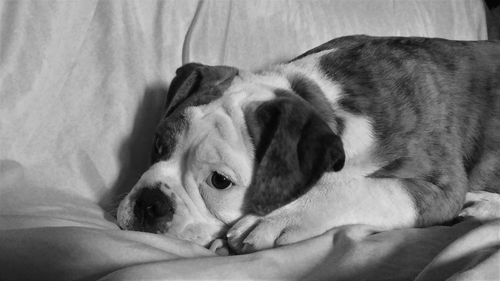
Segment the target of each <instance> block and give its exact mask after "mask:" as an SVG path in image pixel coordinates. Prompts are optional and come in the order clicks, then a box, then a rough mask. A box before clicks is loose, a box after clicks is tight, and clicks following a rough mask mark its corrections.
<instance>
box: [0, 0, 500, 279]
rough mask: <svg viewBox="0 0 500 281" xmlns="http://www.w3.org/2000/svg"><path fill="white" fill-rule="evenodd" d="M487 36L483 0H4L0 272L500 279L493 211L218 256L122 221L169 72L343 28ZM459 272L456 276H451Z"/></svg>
mask: <svg viewBox="0 0 500 281" xmlns="http://www.w3.org/2000/svg"><path fill="white" fill-rule="evenodd" d="M360 33H364V34H369V35H401V36H410V35H413V36H429V37H444V38H450V39H463V40H478V39H486V25H485V16H484V7H483V3H482V1H481V0H438V1H435V0H418V1H408V0H402V1H391V0H336V1H330V0H315V1H300V0H275V1H266V0H258V1H254V0H248V1H246V0H242V1H217V0H213V1H209V0H205V1H203V0H200V1H198V0H176V1H156V0H136V1H132V0H127V1H107V0H102V1H97V0H75V1H23V0H21V1H0V280H97V279H100V278H101V279H102V280H144V279H150V280H152V279H154V280H168V279H174V280H179V279H203V280H221V279H226V280H235V279H236V280H241V279H258V280H264V279H273V280H278V279H283V280H285V279H286V280H299V279H309V280H321V279H323V278H325V279H328V280H332V279H333V280H335V279H339V280H379V279H380V280H382V279H393V280H413V279H415V278H417V280H444V279H446V278H452V279H451V280H481V279H484V280H488V279H489V280H495V279H496V280H498V279H500V278H498V276H499V271H498V266H496V265H498V255H499V254H498V246H499V243H500V242H499V233H500V230H499V222H498V221H490V222H486V223H484V222H478V221H474V220H473V219H470V220H466V221H464V222H462V223H459V224H457V225H454V226H436V227H431V228H426V229H406V230H395V231H390V232H384V233H376V232H375V231H374V230H373V229H370V227H368V226H346V227H341V228H336V229H333V230H331V231H329V232H328V233H325V234H324V235H322V236H319V237H316V238H313V239H311V240H308V241H304V242H301V243H298V244H295V245H290V246H286V247H282V248H277V249H273V250H268V251H263V252H259V253H255V254H251V255H243V256H227V257H218V256H216V255H215V254H214V253H212V252H210V251H209V250H207V249H205V248H202V247H199V246H197V245H194V244H192V243H189V242H185V241H179V240H176V239H174V238H169V237H166V236H160V235H154V234H148V233H138V232H132V231H121V230H119V229H118V227H117V226H116V225H115V223H114V218H113V214H112V210H113V209H114V207H115V206H116V203H117V202H118V201H119V199H120V196H122V194H124V193H125V192H127V191H128V190H129V189H130V188H131V187H132V185H133V184H134V183H135V181H136V180H137V179H138V178H139V176H140V175H141V173H142V172H144V171H145V169H147V167H148V159H149V151H150V147H151V145H152V137H153V131H154V128H155V126H156V123H157V121H158V118H159V116H160V114H161V108H162V105H163V102H164V97H165V91H166V89H167V87H168V82H169V81H170V79H172V77H173V74H174V72H175V69H176V68H177V67H179V66H180V65H181V64H183V63H186V62H191V61H199V62H202V63H206V64H230V65H233V66H236V67H241V68H246V69H251V70H255V69H259V68H262V67H265V66H266V65H268V64H270V63H274V62H277V61H282V60H287V59H290V58H292V57H294V56H296V55H298V54H300V53H301V52H304V51H306V50H308V49H310V48H312V47H314V46H316V45H319V44H320V43H323V42H325V41H328V40H330V39H332V38H334V37H338V36H343V35H349V34H360ZM453 278H454V279H453Z"/></svg>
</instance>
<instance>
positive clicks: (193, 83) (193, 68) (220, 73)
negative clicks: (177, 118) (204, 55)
mask: <svg viewBox="0 0 500 281" xmlns="http://www.w3.org/2000/svg"><path fill="white" fill-rule="evenodd" d="M175 74H176V76H175V77H174V79H173V80H172V83H171V84H170V88H169V90H168V94H167V99H166V104H165V116H168V115H170V114H171V113H172V112H174V111H175V109H176V108H178V107H179V105H181V104H183V103H184V102H185V101H188V100H190V102H189V104H187V105H189V106H196V105H202V104H207V103H209V102H210V101H212V100H214V99H216V98H218V97H219V96H220V95H221V94H222V93H221V91H220V87H224V86H228V85H229V84H230V82H231V81H232V78H234V77H235V76H236V75H237V74H238V69H236V68H234V67H230V66H208V65H203V64H200V63H188V64H185V65H183V66H181V67H180V68H178V69H177V70H176V72H175ZM217 88H219V89H218V90H217ZM200 92H203V95H197V98H196V100H193V99H191V97H192V96H193V94H194V93H200Z"/></svg>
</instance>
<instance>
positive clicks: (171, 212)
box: [117, 188, 228, 249]
mask: <svg viewBox="0 0 500 281" xmlns="http://www.w3.org/2000/svg"><path fill="white" fill-rule="evenodd" d="M117 224H118V226H119V228H120V229H121V230H133V231H141V232H148V233H154V234H160V235H165V236H170V237H175V238H177V239H181V240H186V241H190V242H193V243H195V244H198V245H200V246H203V247H205V248H207V249H211V248H212V245H213V243H214V241H223V240H225V237H226V233H227V231H228V225H226V224H224V223H222V222H221V221H219V220H216V219H210V218H206V219H205V218H202V217H199V218H197V217H194V216H193V215H192V212H190V210H189V209H188V208H187V206H186V205H185V204H184V203H183V202H178V200H176V197H175V195H173V194H172V195H170V194H169V195H168V196H167V195H165V194H164V193H163V192H162V191H161V190H160V189H155V188H143V189H142V190H140V191H139V192H137V193H136V194H132V195H130V196H127V197H126V198H125V199H124V200H123V201H122V202H121V203H120V206H119V207H118V210H117ZM217 243H220V242H217ZM224 244H225V243H224ZM216 248H221V247H220V246H219V247H216Z"/></svg>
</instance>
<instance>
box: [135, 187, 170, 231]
mask: <svg viewBox="0 0 500 281" xmlns="http://www.w3.org/2000/svg"><path fill="white" fill-rule="evenodd" d="M174 204H175V203H174V201H173V200H172V199H171V198H169V197H168V196H167V195H165V193H163V192H162V191H161V190H160V188H158V187H152V188H143V189H141V191H139V194H137V198H136V200H135V204H134V209H133V210H134V216H135V221H136V229H137V230H141V231H146V232H152V233H157V232H164V231H165V230H166V229H167V228H166V227H165V226H166V225H165V224H167V223H168V222H170V221H172V219H173V217H174V213H175V206H174ZM160 226H163V227H162V228H160Z"/></svg>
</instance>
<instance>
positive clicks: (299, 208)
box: [227, 173, 417, 253]
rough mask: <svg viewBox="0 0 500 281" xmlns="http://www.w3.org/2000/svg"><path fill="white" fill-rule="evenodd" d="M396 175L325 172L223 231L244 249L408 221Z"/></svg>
mask: <svg viewBox="0 0 500 281" xmlns="http://www.w3.org/2000/svg"><path fill="white" fill-rule="evenodd" d="M403 184H404V183H403V182H402V181H400V180H398V179H377V178H368V177H357V178H345V177H342V175H339V174H338V173H336V174H335V173H331V174H327V175H325V176H323V178H322V179H321V180H320V181H319V182H318V183H317V184H316V185H315V186H314V188H312V189H311V190H309V191H308V192H307V193H306V194H304V195H303V196H301V197H300V198H298V199H296V200H295V201H293V202H291V203H289V204H287V205H285V206H283V207H281V208H279V209H277V210H275V211H273V212H271V213H270V214H268V215H266V216H264V217H258V216H253V215H248V216H246V217H244V218H242V219H241V220H239V221H238V222H237V223H236V224H235V225H234V226H233V227H232V228H231V229H230V230H229V232H228V234H227V237H228V242H229V245H230V246H231V247H232V248H233V249H234V250H235V251H237V252H240V253H246V252H252V251H255V250H261V249H266V248H271V247H274V246H279V245H284V244H290V243H293V242H296V241H300V240H304V239H307V238H310V237H313V236H316V235H319V234H322V233H323V232H325V231H327V230H329V229H331V228H333V227H336V226H341V225H348V224H369V225H373V226H376V227H378V228H380V229H381V230H383V229H392V228H400V227H409V226H414V225H415V223H416V218H417V211H416V207H415V203H414V200H413V198H412V196H411V195H410V194H409V193H408V192H407V191H406V190H405V188H404V187H403Z"/></svg>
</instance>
